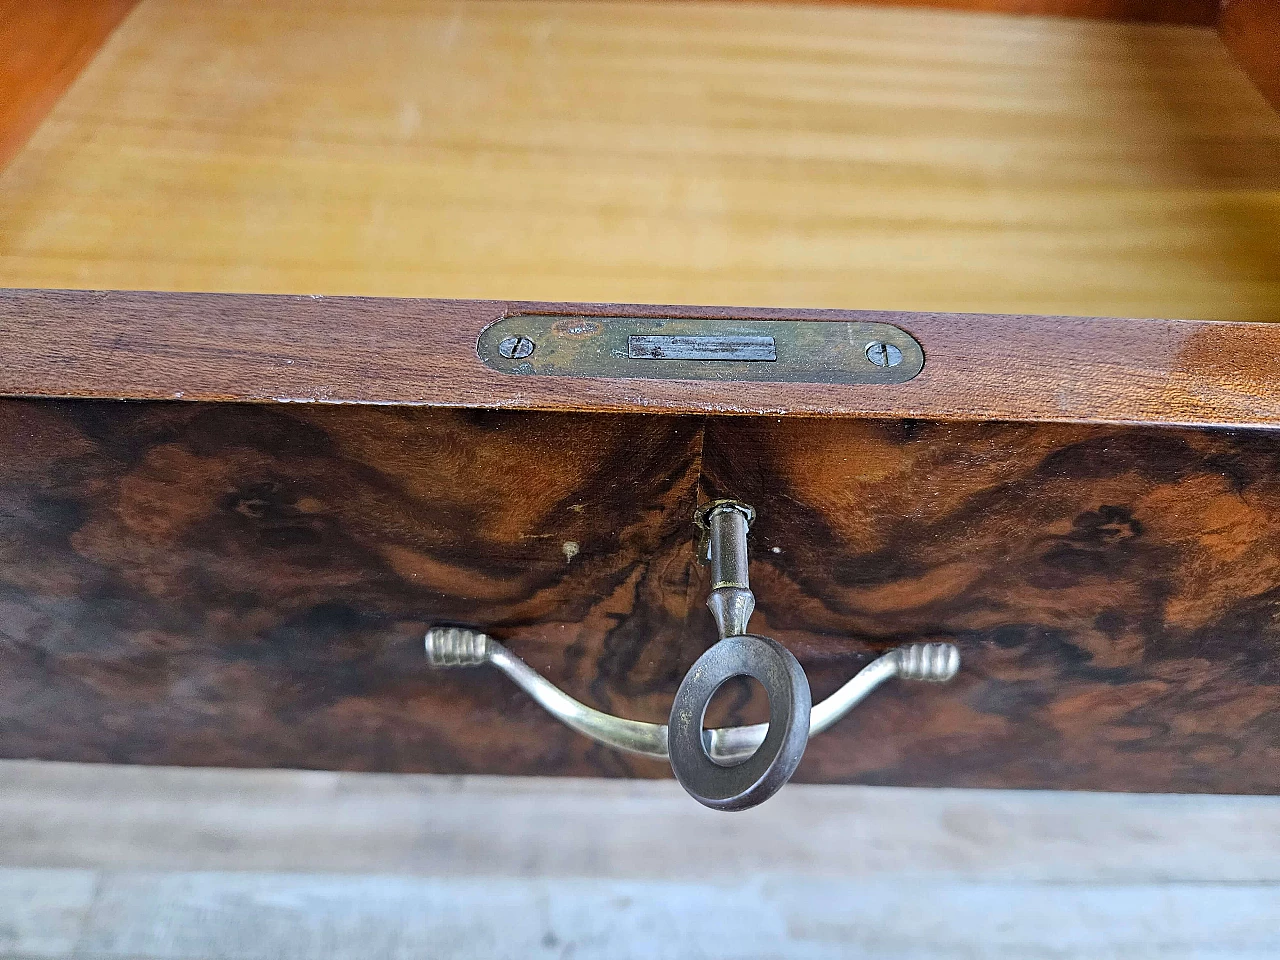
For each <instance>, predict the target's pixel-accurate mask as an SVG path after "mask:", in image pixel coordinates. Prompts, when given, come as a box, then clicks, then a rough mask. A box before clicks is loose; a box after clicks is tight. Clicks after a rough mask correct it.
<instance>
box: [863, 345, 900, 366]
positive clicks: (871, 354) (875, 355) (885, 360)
mask: <svg viewBox="0 0 1280 960" xmlns="http://www.w3.org/2000/svg"><path fill="white" fill-rule="evenodd" d="M863 352H864V353H866V355H867V359H868V360H870V361H871V362H872V363H874V364H875V365H876V366H877V367H896V366H897V365H898V364H900V363H901V362H902V351H901V350H900V349H898V348H897V347H895V346H894V345H893V344H892V343H885V342H884V341H883V340H872V341H871V342H870V343H868V344H867V349H866V350H865V351H863Z"/></svg>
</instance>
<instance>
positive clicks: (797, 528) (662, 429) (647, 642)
mask: <svg viewBox="0 0 1280 960" xmlns="http://www.w3.org/2000/svg"><path fill="white" fill-rule="evenodd" d="M0 418H2V426H3V429H0V502H2V503H3V504H4V510H3V512H0V597H2V598H3V605H4V611H5V615H4V618H3V631H4V632H3V643H0V754H3V755H6V756H11V757H41V758H49V759H77V760H110V761H115V762H125V763H166V764H181V765H235V766H298V767H315V768H333V769H362V770H389V771H438V772H459V771H469V772H493V773H521V774H533V773H539V774H546V773H573V774H590V775H618V776H656V775H663V774H665V772H666V768H665V766H664V765H663V764H660V763H655V762H649V761H644V760H637V759H634V758H629V757H625V756H622V755H619V754H615V753H613V752H611V751H608V750H606V749H604V748H601V747H599V746H597V745H594V744H592V743H591V742H590V741H588V740H586V739H584V738H582V737H580V736H578V735H576V734H574V733H572V732H570V731H568V730H567V729H565V728H563V727H562V726H560V725H559V724H558V723H556V722H555V721H554V720H552V719H550V718H549V717H548V716H546V714H544V713H543V712H542V710H541V709H540V708H539V707H537V706H536V705H535V704H534V703H532V702H531V701H530V700H529V699H528V698H527V697H526V696H525V695H524V694H523V693H522V692H520V691H519V690H518V689H516V688H515V687H514V686H513V685H512V684H510V683H509V682H508V681H507V680H506V679H505V678H504V677H502V676H501V675H500V674H499V673H498V672H497V671H495V670H492V669H473V670H459V671H444V672H433V671H431V670H429V669H428V668H427V667H426V666H425V664H424V662H423V656H422V650H421V633H422V629H423V627H424V626H425V625H426V624H427V623H429V622H432V621H438V620H451V621H462V622H470V623H474V624H477V625H480V626H483V627H486V628H488V629H490V630H492V631H493V633H494V634H495V635H496V636H498V637H499V638H501V639H502V640H503V641H504V642H506V643H508V644H509V645H510V646H511V647H512V649H514V650H515V651H516V652H517V653H519V654H520V655H522V656H524V657H526V658H527V659H528V661H529V662H530V664H531V665H532V666H534V667H535V668H536V669H538V670H539V671H540V672H542V673H543V674H544V675H546V676H548V677H549V678H550V679H552V680H554V681H555V682H557V683H558V684H560V685H562V686H563V687H564V688H565V689H566V690H568V691H569V692H570V693H571V694H573V695H574V696H577V697H579V698H581V699H583V700H585V701H586V702H588V703H590V704H592V705H594V706H597V707H600V708H603V709H607V710H612V711H616V712H618V713H621V714H624V715H628V716H633V717H636V718H640V719H647V720H661V719H663V718H664V717H665V716H666V712H667V711H668V710H669V708H670V702H671V697H672V695H673V693H674V691H675V689H676V686H677V685H678V683H679V681H680V679H681V677H682V676H683V674H684V672H685V671H686V670H687V669H688V667H689V666H690V664H691V663H692V662H693V660H694V659H695V658H696V657H697V656H698V655H699V654H700V653H701V652H702V651H703V650H704V649H706V647H707V646H708V645H709V644H710V643H711V641H712V639H713V637H714V627H713V625H712V622H711V619H710V615H709V614H708V613H707V612H706V610H705V608H704V607H703V606H702V603H703V600H704V598H705V595H706V590H707V587H708V584H707V582H706V576H705V572H704V569H703V568H701V567H699V566H698V565H697V564H696V562H695V560H694V553H693V548H692V544H691V540H692V536H691V535H692V526H691V523H690V518H691V514H692V510H693V506H694V502H695V499H696V498H698V497H700V496H701V497H706V496H712V495H717V494H732V495H734V496H739V497H742V498H744V499H747V500H748V501H750V502H753V503H754V504H755V505H756V506H757V507H758V508H759V519H758V520H757V523H756V527H755V529H754V531H753V536H752V552H753V557H752V564H753V572H752V582H753V586H754V587H755V589H756V592H757V596H758V599H759V604H758V612H757V615H756V619H755V620H754V621H753V628H754V629H757V630H759V631H760V632H763V633H766V634H772V635H775V636H777V637H778V638H779V639H781V640H783V641H784V642H785V643H787V644H788V646H789V647H790V648H791V649H792V650H793V651H795V653H796V654H797V656H798V657H799V658H800V659H801V661H802V662H803V663H804V665H805V666H806V669H807V670H808V671H809V673H810V676H811V678H812V682H813V685H814V692H815V695H816V696H819V697H821V696H824V695H825V694H827V693H830V692H831V690H832V689H834V687H835V686H836V685H838V684H839V683H841V682H843V680H845V679H847V677H848V676H849V675H850V674H852V673H853V672H854V671H855V670H856V669H858V667H860V666H861V665H862V664H864V663H866V662H867V660H868V658H869V657H871V656H873V655H875V654H876V653H878V652H880V651H883V650H884V649H886V648H888V647H891V646H894V645H897V644H900V643H906V642H910V641H924V640H929V641H935V640H951V641H954V642H956V643H957V644H959V646H960V647H961V650H962V653H963V657H964V663H965V666H964V668H963V671H962V673H961V675H960V677H959V678H958V679H957V680H956V681H955V682H954V683H953V684H950V685H947V686H945V687H942V686H932V685H908V684H898V685H895V686H892V687H890V688H886V689H884V690H882V691H878V692H877V693H876V694H875V699H874V700H873V701H869V702H868V703H867V704H866V705H864V707H862V708H860V710H859V711H858V712H857V713H855V714H853V715H851V716H850V717H849V718H847V719H846V720H844V721H843V722H842V723H841V724H840V725H839V727H837V728H836V729H834V730H833V731H831V732H828V733H826V734H823V735H822V736H820V737H816V738H815V739H814V741H813V742H812V744H811V745H810V747H809V751H808V753H807V754H806V758H805V761H804V764H803V765H802V767H801V769H800V776H801V778H802V779H807V780H819V781H830V782H849V781H857V782H868V783H900V784H917V785H967V786H1016V787H1037V788H1039V787H1045V788H1057V789H1064V788H1082V789H1108V790H1115V789H1120V790H1152V791H1221V792H1232V793H1268V792H1270V793H1274V792H1280V763H1278V762H1277V761H1278V760H1280V755H1278V754H1277V750H1278V749H1280V748H1278V746H1277V744H1280V715H1278V714H1277V712H1276V710H1275V704H1276V702H1277V696H1280V673H1278V672H1277V669H1276V658H1275V650H1276V647H1277V644H1278V643H1280V637H1278V636H1277V634H1276V629H1277V628H1276V623H1275V618H1274V616H1273V613H1274V609H1275V605H1276V603H1277V597H1278V592H1277V591H1278V590H1280V588H1277V586H1276V583H1277V576H1278V575H1280V570H1278V569H1277V563H1278V562H1280V561H1278V559H1277V558H1280V519H1277V518H1280V434H1278V433H1276V432H1273V431H1252V432H1250V431H1205V430H1191V429H1168V428H1164V429H1151V428H1135V427H1099V426H1088V427H1086V426H1062V425H1046V424H1041V425H1035V426H1031V425H1025V426H1017V425H1003V424H993V423H985V424H950V425H948V424H936V423H929V422H923V421H899V422H887V423H876V422H866V421H856V420H830V419H825V420H824V419H804V418H788V419H782V420H774V419H769V418H714V417H713V418H702V417H663V416H650V417H621V418H616V417H615V418H611V417H605V416H594V415H553V414H534V413H517V412H487V413H474V412H465V411H447V410H432V409H424V408H416V409H404V408H400V409H396V408H388V407H325V406H317V405H312V406H284V405H275V406H260V405H259V406H254V405H239V404H207V405H201V404H180V403H120V402H108V401H26V400H7V401H4V402H3V403H2V404H0ZM624 459H625V461H626V463H627V464H628V470H627V471H626V474H625V476H624V475H622V474H620V473H619V471H618V463H619V462H621V461H622V460H624ZM740 693H741V697H740V699H739V700H738V701H737V702H736V703H730V704H728V705H727V707H726V711H727V717H726V719H729V720H734V719H739V718H741V719H748V720H749V719H755V718H757V717H756V716H754V715H753V711H755V710H756V709H757V708H758V707H759V706H760V704H755V703H753V702H752V701H751V700H750V698H749V690H746V689H744V690H742V691H740Z"/></svg>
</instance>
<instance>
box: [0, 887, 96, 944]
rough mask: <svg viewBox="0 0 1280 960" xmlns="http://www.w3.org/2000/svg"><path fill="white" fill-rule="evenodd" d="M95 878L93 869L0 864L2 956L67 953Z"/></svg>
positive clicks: (78, 930)
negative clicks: (9, 867)
mask: <svg viewBox="0 0 1280 960" xmlns="http://www.w3.org/2000/svg"><path fill="white" fill-rule="evenodd" d="M97 881H98V876H97V874H96V873H95V872H94V871H91V870H56V869H39V868H33V869H27V870H6V869H0V955H3V954H26V955H29V956H40V957H62V956H66V955H67V954H69V953H70V952H71V951H72V950H74V949H75V948H76V945H77V943H78V942H79V939H80V935H81V933H82V931H83V929H84V925H85V922H86V920H87V919H88V916H89V909H90V906H91V905H92V903H93V900H94V896H95V893H96V890H97Z"/></svg>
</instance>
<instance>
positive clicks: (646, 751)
mask: <svg viewBox="0 0 1280 960" xmlns="http://www.w3.org/2000/svg"><path fill="white" fill-rule="evenodd" d="M754 519H755V511H754V510H753V509H752V508H751V507H749V506H748V505H746V504H745V503H739V502H738V501H736V500H717V501H714V502H712V503H709V504H707V505H706V506H705V507H702V508H700V509H699V510H698V511H697V513H696V514H695V515H694V523H695V525H696V526H697V528H698V529H699V530H700V531H701V532H702V543H701V544H700V546H699V551H698V552H699V558H700V559H701V561H702V562H703V563H706V564H708V565H709V566H710V567H711V594H710V596H709V597H708V598H707V607H708V608H709V609H710V610H711V613H712V616H714V617H715V621H716V628H717V630H718V631H719V634H720V641H719V642H718V643H716V644H715V645H714V646H712V647H711V648H710V649H709V650H707V651H706V652H705V653H704V654H703V655H702V656H701V657H699V658H698V660H697V662H696V663H695V664H694V665H693V667H692V668H691V669H690V670H689V673H688V674H687V675H686V676H685V678H684V681H683V682H682V683H681V684H680V689H679V690H678V691H677V692H676V697H675V701H674V703H673V704H672V707H671V716H670V718H669V722H668V723H667V724H660V723H644V722H642V721H639V720H626V719H624V718H622V717H615V716H613V715H612V714H608V713H602V712H601V711H599V710H594V709H592V708H591V707H588V706H587V705H586V704H583V703H579V702H578V701H577V700H575V699H573V697H571V696H569V695H568V694H567V693H565V692H564V691H562V690H560V689H558V688H557V687H556V686H555V685H553V684H551V683H549V682H548V681H546V680H544V679H543V678H542V677H540V676H538V674H536V673H535V672H534V671H533V670H531V669H529V667H528V665H527V664H525V663H524V661H522V660H521V659H520V658H519V657H517V656H515V655H514V654H512V653H511V651H509V650H507V649H506V648H505V647H503V646H502V644H500V643H498V642H497V641H496V640H494V639H493V638H491V637H489V636H488V635H487V634H484V633H481V632H479V631H478V630H470V629H467V628H465V627H433V628H431V629H430V630H428V631H427V635H426V650H427V660H428V661H429V662H430V663H431V664H432V665H434V666H439V667H463V666H476V665H479V664H482V663H492V664H494V665H495V666H497V667H498V668H499V669H500V670H502V671H503V672H504V673H505V674H506V675H507V676H509V677H511V679H513V680H514V681H515V682H516V683H518V684H519V685H520V686H521V687H522V688H524V690H525V691H527V692H528V693H529V694H530V696H532V697H533V698H534V699H535V700H537V701H538V703H540V704H542V706H543V707H545V708H546V709H547V710H548V711H549V712H550V713H551V714H552V715H553V716H555V717H557V718H558V719H559V720H560V721H561V722H562V723H564V724H565V725H566V726H568V727H571V728H572V729H574V730H577V731H578V732H579V733H581V734H584V735H586V736H588V737H590V738H591V739H593V740H595V741H597V742H599V743H603V744H605V745H607V746H610V747H614V748H616V749H619V750H626V751H628V752H630V753H639V754H643V755H644V756H649V757H659V758H664V759H667V760H670V761H671V768H672V770H673V771H674V772H675V775H676V779H678V780H679V781H680V784H681V785H682V786H683V787H684V788H685V789H686V790H687V791H688V792H689V794H690V795H691V796H692V797H693V798H694V799H695V800H697V801H698V802H699V803H703V804H705V805H706V806H709V807H713V808H715V809H718V810H745V809H746V808H747V807H752V806H755V805H756V804H758V803H762V802H763V801H764V800H766V799H768V798H769V797H771V796H772V795H773V794H774V793H776V792H777V791H778V790H779V789H780V788H781V787H782V786H783V785H784V784H785V783H786V782H787V781H788V780H790V779H791V775H792V774H793V773H794V772H795V770H796V767H797V766H798V765H799V763H800V758H801V757H802V756H803V755H804V749H805V746H806V744H807V743H808V742H809V737H810V736H811V735H813V734H815V733H821V732H822V731H823V730H825V729H827V728H828V727H829V726H831V724H833V723H835V722H836V721H837V720H839V719H840V718H841V717H843V716H844V715H845V714H846V713H848V712H849V711H850V710H852V709H853V708H854V707H855V706H856V705H857V704H858V703H860V702H861V701H862V699H863V698H864V697H866V696H867V694H869V693H870V692H871V691H872V690H874V689H875V688H876V687H878V686H879V685H880V684H881V683H883V682H884V681H885V680H888V679H889V678H890V677H901V678H902V679H906V680H929V681H934V682H943V681H947V680H950V679H951V678H952V677H954V676H955V675H956V671H958V670H959V669H960V652H959V651H958V650H957V649H956V648H955V647H954V646H953V645H952V644H949V643H926V644H913V645H912V646H909V647H902V648H900V649H898V650H892V651H890V652H889V653H887V654H885V655H884V656H882V657H879V658H878V659H876V660H874V661H872V662H871V663H870V664H868V665H867V666H866V667H864V668H863V669H862V670H861V671H859V672H858V674H857V675H856V676H855V677H854V678H853V679H852V680H850V681H849V682H848V683H846V684H845V685H844V686H843V687H841V688H840V689H839V690H837V691H836V692H835V693H834V694H833V695H832V696H830V697H828V698H827V699H826V700H824V701H822V703H820V704H818V705H817V706H816V707H814V706H812V705H811V701H810V693H809V681H808V678H807V677H805V674H804V670H803V669H802V668H801V666H800V664H799V663H798V662H796V658H795V657H794V656H792V655H791V653H790V651H788V650H787V649H786V647H784V646H782V644H780V643H778V642H777V641H776V640H771V639H769V638H768V637H758V636H754V635H752V634H749V633H747V622H748V621H749V620H750V619H751V614H752V611H753V610H754V609H755V605H756V598H755V594H753V593H752V592H751V583H750V579H749V576H748V569H747V533H748V531H749V530H750V529H751V524H752V522H753V521H754ZM737 676H750V677H754V678H755V679H757V680H758V681H760V683H761V685H763V687H764V689H765V693H766V694H767V695H768V698H769V722H768V723H756V724H751V725H749V726H742V727H720V728H717V729H714V730H704V729H703V727H702V723H703V717H704V715H705V713H706V710H707V704H708V703H710V701H711V698H712V697H713V696H714V695H715V692H716V690H718V689H719V688H720V686H721V685H722V684H724V683H725V681H727V680H729V679H730V678H732V677H737Z"/></svg>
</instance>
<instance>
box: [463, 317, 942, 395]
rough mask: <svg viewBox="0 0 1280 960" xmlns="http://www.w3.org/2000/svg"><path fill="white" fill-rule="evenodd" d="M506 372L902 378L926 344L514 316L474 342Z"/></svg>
mask: <svg viewBox="0 0 1280 960" xmlns="http://www.w3.org/2000/svg"><path fill="white" fill-rule="evenodd" d="M476 352H477V353H479V355H480V359H481V360H483V361H484V362H485V363H486V364H488V365H489V366H490V367H492V368H493V369H494V370H498V371H500V372H502V373H508V374H514V375H517V376H542V377H625V378H628V379H640V380H721V381H729V382H733V381H757V382H774V383H848V384H862V383H866V384H875V383H880V384H893V383H904V382H905V381H907V380H910V379H911V378H912V377H914V376H916V374H918V373H919V372H920V371H921V370H922V369H923V368H924V350H923V349H922V348H921V346H920V344H919V342H918V341H916V339H915V338H914V337H912V336H911V335H910V334H909V333H907V332H906V331H905V330H901V329H899V328H898V327H895V326H893V325H892V324H888V323H868V322H852V321H850V322H846V321H831V320H705V319H686V318H675V317H670V318H645V317H584V316H569V315H564V314H517V315H515V316H510V317H504V318H503V319H501V320H498V321H497V322H496V323H492V324H490V325H489V326H488V327H486V328H485V329H484V330H483V331H482V332H481V334H480V339H479V341H478V342H477V344H476Z"/></svg>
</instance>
